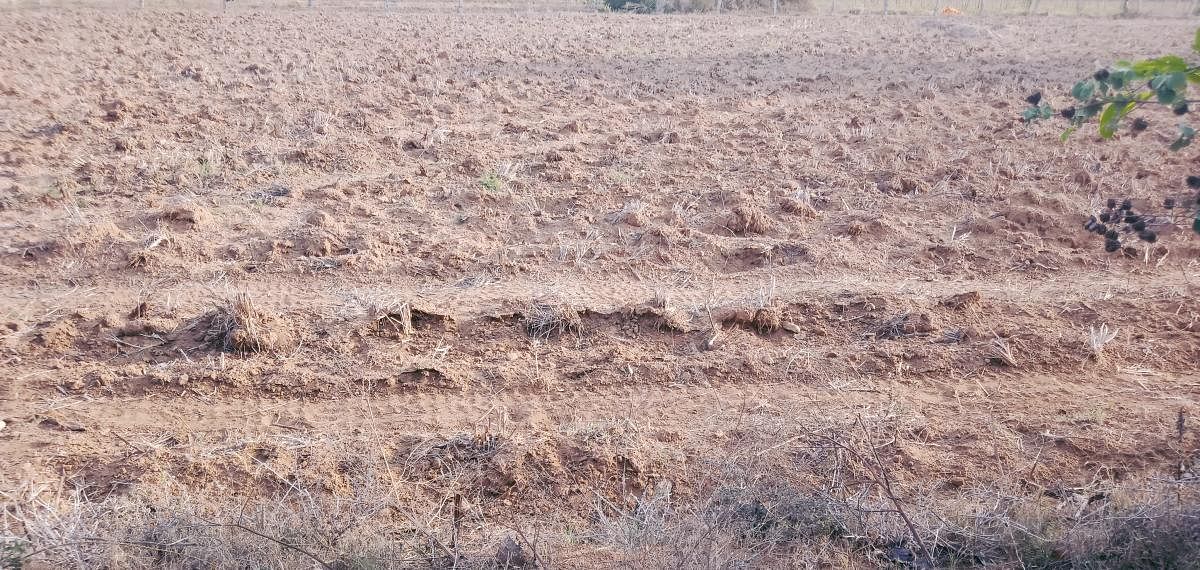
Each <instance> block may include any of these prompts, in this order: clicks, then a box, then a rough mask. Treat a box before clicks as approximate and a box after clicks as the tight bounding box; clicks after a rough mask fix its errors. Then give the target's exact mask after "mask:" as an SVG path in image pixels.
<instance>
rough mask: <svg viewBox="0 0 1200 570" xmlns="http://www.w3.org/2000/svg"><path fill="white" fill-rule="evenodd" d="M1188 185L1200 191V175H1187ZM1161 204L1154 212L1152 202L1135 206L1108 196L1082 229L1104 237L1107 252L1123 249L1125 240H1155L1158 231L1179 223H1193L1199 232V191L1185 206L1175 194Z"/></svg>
mask: <svg viewBox="0 0 1200 570" xmlns="http://www.w3.org/2000/svg"><path fill="white" fill-rule="evenodd" d="M1187 185H1188V187H1189V188H1191V189H1192V190H1193V191H1197V190H1200V176H1188V177H1187ZM1159 206H1160V207H1161V209H1159V210H1158V211H1153V210H1155V206H1153V205H1150V204H1147V205H1146V207H1136V208H1135V207H1134V203H1133V199H1131V198H1125V199H1122V200H1117V199H1116V198H1109V199H1108V201H1107V202H1105V204H1104V208H1103V209H1101V210H1100V212H1099V213H1098V214H1094V215H1092V216H1089V217H1088V221H1087V222H1086V223H1085V224H1084V225H1083V229H1085V230H1087V231H1089V232H1092V233H1094V234H1096V235H1100V236H1104V251H1107V252H1109V253H1112V252H1116V251H1120V250H1121V248H1122V246H1123V242H1122V239H1124V240H1126V241H1129V240H1133V239H1135V238H1136V239H1138V240H1141V241H1144V242H1147V243H1154V242H1156V241H1158V235H1159V232H1161V231H1163V230H1165V229H1167V228H1171V227H1175V226H1178V225H1184V224H1190V225H1191V226H1192V229H1193V230H1195V231H1196V232H1197V233H1200V193H1194V194H1193V195H1192V196H1191V197H1190V199H1188V200H1187V201H1186V206H1185V207H1180V201H1179V200H1178V199H1177V198H1175V197H1173V196H1168V197H1166V198H1164V199H1163V200H1162V202H1161V203H1160V204H1159Z"/></svg>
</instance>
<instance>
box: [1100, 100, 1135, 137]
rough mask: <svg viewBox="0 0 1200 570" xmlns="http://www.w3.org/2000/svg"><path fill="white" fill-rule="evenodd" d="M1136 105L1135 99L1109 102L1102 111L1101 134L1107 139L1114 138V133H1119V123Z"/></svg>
mask: <svg viewBox="0 0 1200 570" xmlns="http://www.w3.org/2000/svg"><path fill="white" fill-rule="evenodd" d="M1134 105H1135V103H1134V102H1133V101H1123V100H1117V101H1113V102H1112V103H1109V104H1108V106H1107V107H1105V108H1104V112H1102V113H1100V136H1101V137H1104V138H1106V139H1111V138H1113V135H1115V134H1117V125H1118V124H1119V123H1120V122H1121V118H1122V117H1124V116H1125V115H1127V114H1128V113H1129V112H1130V111H1132V110H1133V106H1134Z"/></svg>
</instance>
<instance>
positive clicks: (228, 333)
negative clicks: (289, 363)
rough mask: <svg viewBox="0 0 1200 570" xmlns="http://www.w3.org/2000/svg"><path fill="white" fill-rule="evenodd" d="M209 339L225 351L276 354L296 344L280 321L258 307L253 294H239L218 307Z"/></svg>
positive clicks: (209, 329) (210, 324)
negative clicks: (252, 297)
mask: <svg viewBox="0 0 1200 570" xmlns="http://www.w3.org/2000/svg"><path fill="white" fill-rule="evenodd" d="M204 338H205V340H206V341H207V342H208V343H209V344H212V345H213V346H216V347H217V348H220V349H221V350H223V351H225V352H235V353H239V354H247V353H254V352H274V351H278V350H282V349H286V348H287V347H289V346H290V345H291V344H292V337H291V334H290V333H289V332H288V330H287V328H286V327H285V326H284V325H283V323H282V322H280V320H279V319H278V318H277V317H275V316H273V315H270V314H268V313H266V312H264V311H263V310H262V309H260V308H258V307H257V306H256V305H255V304H254V301H253V300H252V299H251V298H250V296H249V295H247V294H245V293H239V294H237V295H236V296H234V298H233V299H229V300H226V301H224V303H223V304H221V306H219V307H217V310H216V312H215V314H213V316H212V318H211V320H210V321H209V327H208V330H207V331H206V332H205V335H204Z"/></svg>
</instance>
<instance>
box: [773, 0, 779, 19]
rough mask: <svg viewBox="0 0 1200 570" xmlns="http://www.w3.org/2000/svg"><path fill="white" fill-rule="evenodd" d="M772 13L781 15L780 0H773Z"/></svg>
mask: <svg viewBox="0 0 1200 570" xmlns="http://www.w3.org/2000/svg"><path fill="white" fill-rule="evenodd" d="M771 14H772V15H774V16H778V15H779V0H771Z"/></svg>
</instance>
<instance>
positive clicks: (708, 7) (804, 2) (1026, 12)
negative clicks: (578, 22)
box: [0, 0, 1200, 18]
mask: <svg viewBox="0 0 1200 570" xmlns="http://www.w3.org/2000/svg"><path fill="white" fill-rule="evenodd" d="M718 2H719V5H718ZM603 6H604V2H603V1H602V0H552V1H551V0H537V1H534V0H442V1H437V0H228V1H225V0H6V3H5V4H3V5H0V8H7V9H18V8H65V7H74V8H107V9H113V8H116V9H129V8H151V9H214V10H226V11H228V10H234V11H236V10H245V9H313V8H319V9H325V10H328V9H353V10H384V11H392V12H419V13H437V12H511V13H531V12H564V11H578V12H585V11H586V12H594V11H601V10H604V7H603ZM663 6H664V10H665V11H683V12H714V11H722V12H723V11H728V10H731V9H732V10H733V11H735V12H745V11H747V10H752V11H753V10H757V11H760V12H763V11H768V10H777V11H778V13H782V14H789V13H790V14H792V15H795V14H797V13H825V14H844V13H850V14H884V13H887V14H908V15H914V14H920V15H938V14H941V13H942V12H943V11H944V10H948V11H951V12H954V11H957V12H959V13H961V14H963V15H972V16H1015V15H1023V16H1032V15H1039V16H1085V17H1125V18H1181V17H1195V16H1198V15H1200V0H958V1H947V0H779V1H777V2H771V1H770V0H665V1H664V4H663Z"/></svg>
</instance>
